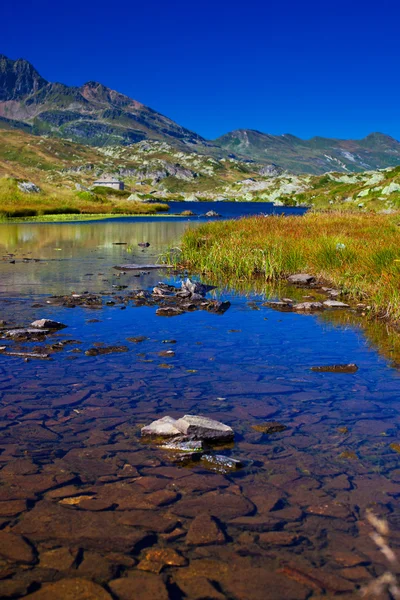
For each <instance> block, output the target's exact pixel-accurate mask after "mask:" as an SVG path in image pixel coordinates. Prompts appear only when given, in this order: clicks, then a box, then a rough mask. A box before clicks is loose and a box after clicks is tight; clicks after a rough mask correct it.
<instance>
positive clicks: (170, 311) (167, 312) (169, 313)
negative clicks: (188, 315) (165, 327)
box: [156, 306, 185, 317]
mask: <svg viewBox="0 0 400 600" xmlns="http://www.w3.org/2000/svg"><path fill="white" fill-rule="evenodd" d="M184 312H185V311H183V310H182V309H180V308H176V307H175V306H161V307H160V308H157V310H156V315H157V316H159V317H177V316H178V315H183V313H184Z"/></svg>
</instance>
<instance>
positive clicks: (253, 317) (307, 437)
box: [0, 211, 400, 600]
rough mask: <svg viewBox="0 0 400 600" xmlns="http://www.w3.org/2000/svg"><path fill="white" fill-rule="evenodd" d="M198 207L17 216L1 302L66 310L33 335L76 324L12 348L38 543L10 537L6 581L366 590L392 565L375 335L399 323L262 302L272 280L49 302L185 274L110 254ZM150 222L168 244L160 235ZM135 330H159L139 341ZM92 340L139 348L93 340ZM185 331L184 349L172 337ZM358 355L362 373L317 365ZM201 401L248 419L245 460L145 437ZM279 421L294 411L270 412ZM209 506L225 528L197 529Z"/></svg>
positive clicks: (201, 409) (9, 432) (9, 398)
mask: <svg viewBox="0 0 400 600" xmlns="http://www.w3.org/2000/svg"><path fill="white" fill-rule="evenodd" d="M221 212H222V211H221ZM188 226H193V225H192V224H191V222H188V221H182V220H176V219H175V220H173V219H170V220H167V221H165V220H163V219H159V220H149V221H147V220H143V219H140V220H117V221H114V220H112V221H106V222H101V221H99V222H95V223H79V224H28V223H26V224H25V223H24V224H9V225H5V224H3V225H1V226H0V244H1V247H2V255H3V256H4V257H5V258H4V260H3V262H2V263H0V273H1V280H0V286H1V287H0V293H1V296H0V302H1V312H0V318H2V319H4V320H6V321H7V322H8V323H10V324H12V325H27V324H29V323H30V322H31V321H32V320H33V319H35V318H41V317H45V318H51V319H55V320H59V321H61V322H63V323H65V324H66V325H68V327H67V328H66V329H64V330H62V331H61V332H59V333H58V334H54V335H52V336H51V337H49V338H48V339H47V340H46V341H45V342H42V343H41V342H30V343H21V345H20V346H21V349H24V350H27V349H29V350H32V349H33V348H35V347H38V346H43V345H47V346H48V345H49V344H52V343H54V342H55V341H57V340H58V341H59V340H66V339H70V340H75V342H74V343H72V344H70V345H66V346H65V347H64V349H63V350H61V351H59V352H55V351H51V355H52V360H49V361H47V360H31V361H30V362H24V361H23V359H21V358H17V357H10V356H1V355H0V361H1V362H0V467H2V469H1V470H0V525H1V528H2V531H3V532H12V533H14V534H17V535H22V536H24V537H25V539H26V540H28V541H29V543H30V544H32V546H33V547H34V555H33V556H32V557H31V559H30V560H27V559H26V557H25V558H24V557H23V556H22V557H21V556H20V555H19V554H18V551H16V553H14V554H12V553H11V554H10V552H9V550H7V549H6V550H4V548H3V549H0V574H2V577H4V578H3V579H1V580H0V591H1V593H0V596H1V597H21V596H24V595H26V594H27V593H28V592H32V591H34V590H36V589H38V588H39V587H40V586H46V585H48V584H49V583H50V582H53V584H54V582H57V581H58V580H60V579H71V578H75V577H83V578H85V579H89V580H92V581H94V582H96V583H97V584H99V585H101V586H103V588H104V589H105V590H106V591H107V593H110V594H113V597H115V598H117V597H120V598H125V597H128V596H126V595H125V596H124V595H123V593H122V591H121V589H122V588H121V586H122V587H123V585H124V583H125V584H126V581H125V578H127V577H130V578H131V581H132V585H133V586H134V585H140V586H141V588H140V589H141V594H140V597H141V598H145V599H147V598H155V599H156V598H158V597H159V598H167V597H169V598H178V599H180V598H182V599H183V598H189V599H193V600H194V599H195V598H198V599H199V598H216V599H217V598H228V599H232V600H237V599H238V600H258V599H260V600H261V599H265V598H277V599H278V598H282V599H286V598H290V599H296V598H308V597H312V598H314V597H315V598H320V597H321V596H322V597H325V596H326V597H333V595H335V594H340V595H341V597H344V598H345V597H353V596H354V597H356V595H357V594H358V591H357V590H358V589H359V588H360V587H363V586H365V585H366V584H367V583H368V582H369V581H371V580H372V579H373V578H374V577H377V576H378V575H380V574H382V573H383V572H384V571H385V570H386V565H387V563H386V561H385V558H384V556H383V555H382V553H380V552H379V550H378V549H377V547H376V546H375V545H374V543H373V541H372V540H371V539H370V537H369V534H370V526H369V525H368V523H367V521H366V511H367V509H368V508H371V509H372V510H373V511H374V512H375V514H376V515H378V516H381V517H384V518H385V519H387V520H388V522H389V526H390V530H391V532H392V538H391V542H390V543H391V545H392V547H393V548H394V549H395V550H396V548H397V547H398V545H399V539H400V538H399V518H398V508H399V493H400V486H399V482H400V469H399V454H398V453H397V452H396V451H395V449H394V448H396V446H393V444H396V443H399V442H400V435H399V425H400V413H399V383H400V380H399V373H398V371H397V370H396V369H395V368H393V367H392V366H391V365H392V359H393V356H392V355H391V354H390V350H389V349H388V344H387V343H386V345H385V344H383V346H382V347H384V348H385V350H384V351H382V348H381V346H380V345H379V344H377V343H376V341H377V340H379V339H381V340H384V341H385V340H386V342H387V334H386V333H385V332H384V331H382V332H381V333H380V334H379V335H378V334H376V332H375V334H374V336H373V335H372V334H371V331H368V327H366V328H364V325H363V323H362V322H361V321H360V320H359V318H358V317H356V316H354V315H351V314H349V313H346V315H347V316H346V315H345V313H342V314H341V315H339V314H338V313H335V314H333V313H329V314H328V313H325V314H324V316H323V317H318V316H304V315H296V314H293V313H280V312H276V311H274V310H272V309H270V308H268V307H266V306H263V303H264V302H265V299H266V292H265V293H264V294H261V293H258V294H256V293H247V294H240V293H235V292H232V291H230V290H226V289H223V288H219V289H217V290H215V292H212V294H211V295H214V296H215V297H218V298H222V299H227V300H230V302H231V303H232V305H231V308H230V309H229V310H228V311H227V312H226V313H225V314H223V315H215V314H210V313H207V312H204V311H196V312H192V313H186V314H184V315H181V316H179V317H174V318H162V317H158V316H156V314H155V309H154V308H153V307H137V306H134V305H133V304H132V303H128V305H126V308H124V310H121V308H123V305H122V304H121V302H119V301H118V299H117V300H116V304H115V305H113V306H103V308H101V309H99V310H94V309H92V310H91V309H83V308H79V307H76V308H73V309H72V308H63V307H57V306H51V305H48V304H47V303H46V300H47V299H48V297H49V295H51V294H69V293H71V292H83V291H85V290H88V291H91V292H96V293H100V292H101V293H102V294H103V295H104V298H105V299H109V298H110V297H111V296H112V295H113V294H117V295H124V294H125V293H127V292H128V291H129V290H133V289H147V288H151V287H152V286H153V285H154V284H155V283H157V282H158V281H169V282H172V283H176V284H177V285H179V283H180V276H179V274H178V275H170V276H167V274H166V272H165V271H164V272H163V271H157V272H151V273H150V274H146V275H141V276H140V277H134V274H133V273H132V272H129V273H127V274H126V275H120V274H119V273H118V272H117V271H116V270H115V269H113V266H114V265H117V264H125V263H128V262H135V263H136V262H142V263H149V262H153V261H154V260H155V259H156V258H157V256H158V254H159V253H160V252H162V251H163V250H165V248H166V247H169V246H171V245H179V240H180V237H181V235H182V232H183V231H184V229H185V228H186V227H188ZM194 226H195V225H194ZM144 241H148V242H150V244H151V245H150V247H149V248H147V249H144V250H143V249H141V248H140V247H138V246H137V244H138V243H139V242H144ZM115 242H126V245H115ZM8 253H12V254H15V256H14V257H10V256H9V255H8ZM24 258H25V259H26V258H32V259H33V258H35V259H38V262H34V261H33V260H29V261H25V262H24ZM10 259H11V260H15V263H13V264H11V263H10ZM113 285H126V286H127V288H126V289H125V290H122V291H117V292H116V291H115V290H116V288H113ZM284 293H285V295H286V294H291V293H297V294H299V293H302V292H299V291H294V290H284ZM304 293H306V292H304ZM37 305H40V306H37ZM137 336H144V337H145V338H146V339H145V340H144V341H142V342H140V343H134V342H132V341H127V338H132V337H137ZM371 339H374V344H373V343H371ZM167 340H168V343H165V341H167ZM170 340H175V343H171V342H170ZM5 344H6V345H7V346H8V345H10V346H11V344H10V342H8V341H6V342H5ZM94 344H95V345H98V344H100V345H101V344H103V345H105V346H110V345H125V346H127V347H128V351H127V352H124V353H115V354H108V355H103V356H94V357H92V356H87V355H85V351H86V350H87V349H88V348H91V347H93V345H94ZM16 346H17V345H16V344H13V347H14V348H15V347H16ZM169 349H172V350H173V351H174V352H175V354H174V355H173V356H171V357H166V356H160V354H159V353H160V352H163V351H165V350H169ZM348 362H354V363H356V364H357V365H358V367H359V370H358V371H357V373H355V374H332V373H315V372H312V371H310V368H311V367H312V366H316V365H328V364H334V363H348ZM188 413H189V414H204V415H207V416H209V417H212V418H215V419H218V420H221V421H223V422H225V423H227V424H229V425H231V426H232V427H233V429H234V430H235V432H236V438H235V443H234V445H233V446H231V447H229V448H224V449H221V453H223V454H225V455H226V456H232V457H236V458H239V459H240V460H241V461H242V462H243V463H244V465H245V467H244V468H243V469H241V470H238V471H237V472H235V473H231V474H221V473H215V472H212V471H209V470H207V469H205V468H202V467H201V466H199V465H190V466H189V467H181V468H178V467H176V466H174V464H173V461H172V457H171V455H170V454H168V453H166V452H165V451H162V450H160V449H159V448H157V447H154V446H151V445H144V444H143V443H141V441H140V437H139V432H140V427H141V426H142V425H143V424H146V423H148V422H150V421H152V420H153V419H155V418H159V417H161V416H164V415H167V414H168V415H171V416H180V415H184V414H188ZM268 421H278V422H280V423H282V424H284V425H286V427H287V429H286V430H285V431H283V432H281V433H274V434H271V435H263V434H261V433H258V432H257V431H256V430H254V429H253V427H254V426H257V425H260V424H262V423H265V422H268ZM391 445H392V446H391ZM82 497H83V498H82ZM25 500H27V504H26V505H25V504H24V501H25ZM21 501H22V504H23V506H21ZM18 502H19V503H20V504H18ZM13 503H14V504H13ZM16 503H17V504H16ZM204 513H208V514H211V515H213V517H215V518H216V519H217V521H216V522H217V523H218V527H219V528H220V529H221V531H222V532H223V535H222V537H221V535H220V537H218V536H217V538H216V537H215V535H214V537H213V534H212V531H211V533H209V532H208V530H207V527H206V526H204V535H205V536H206V537H207V535H209V538H207V539H206V540H205V541H206V542H208V543H204V540H201V539H200V538H199V535H198V533H197V537H196V536H195V537H194V539H195V542H194V543H190V539H191V538H190V536H193V535H194V533H193V531H194V530H195V526H194V525H193V521H194V518H195V517H196V516H198V515H202V514H204ZM209 527H211V526H210V525H209ZM211 530H212V527H211ZM188 531H191V532H192V533H191V534H190V535H189V537H188V533H187V532H188ZM0 539H1V531H0ZM210 540H211V541H210ZM216 541H218V542H219V543H213V542H216ZM188 542H189V543H188ZM161 550H162V552H161ZM172 551H176V552H177V553H178V555H176V554H174V553H173V552H172ZM7 553H8V554H7ZM3 555H4V558H1V556H3ZM177 556H178V558H177ZM7 557H8V558H7ZM68 557H72V558H68ZM176 563H182V564H181V565H180V566H178V565H177V564H176ZM143 577H144V578H145V579H143ZM116 579H123V580H124V581H123V583H122V584H121V583H118V584H115V583H113V581H114V580H116ZM143 582H145V583H146V586H147V587H146V586H145V585H144V583H143ZM130 585H131V584H129V586H128V589H131V588H130ZM118 586H119V587H118ZM132 589H134V588H132ZM118 590H119V591H118ZM55 597H58V598H62V597H63V595H62V593H61V592H57V593H55ZM335 597H336V596H335ZM380 597H385V596H384V595H382V596H380ZM387 597H388V596H387Z"/></svg>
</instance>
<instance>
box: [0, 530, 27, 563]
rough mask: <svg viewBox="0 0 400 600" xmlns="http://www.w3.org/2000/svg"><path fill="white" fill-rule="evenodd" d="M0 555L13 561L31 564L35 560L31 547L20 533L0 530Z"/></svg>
mask: <svg viewBox="0 0 400 600" xmlns="http://www.w3.org/2000/svg"><path fill="white" fill-rule="evenodd" d="M0 555H1V556H4V558H6V559H7V560H11V561H13V562H19V563H25V564H31V563H33V562H35V554H34V552H33V549H32V547H31V546H30V545H29V544H28V543H27V542H26V541H25V540H24V538H23V537H22V536H21V535H15V534H14V533H8V532H6V531H3V530H2V531H0Z"/></svg>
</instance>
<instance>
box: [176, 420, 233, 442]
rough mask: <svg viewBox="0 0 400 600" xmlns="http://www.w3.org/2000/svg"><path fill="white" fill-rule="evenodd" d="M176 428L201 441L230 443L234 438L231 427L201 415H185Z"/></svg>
mask: <svg viewBox="0 0 400 600" xmlns="http://www.w3.org/2000/svg"><path fill="white" fill-rule="evenodd" d="M175 427H176V428H177V429H179V430H180V432H181V433H183V434H184V435H189V436H193V437H195V438H197V439H201V440H209V441H214V442H230V441H232V440H233V438H234V433H233V429H232V428H231V427H229V426H228V425H225V424H224V423H220V422H219V421H215V420H214V419H209V418H208V417H203V416H201V415H185V416H184V417H182V418H181V419H178V420H177V421H176V423H175Z"/></svg>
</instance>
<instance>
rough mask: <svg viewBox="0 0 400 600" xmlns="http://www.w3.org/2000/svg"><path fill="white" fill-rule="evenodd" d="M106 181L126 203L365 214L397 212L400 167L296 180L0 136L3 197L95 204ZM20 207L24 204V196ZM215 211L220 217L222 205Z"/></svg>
mask: <svg viewBox="0 0 400 600" xmlns="http://www.w3.org/2000/svg"><path fill="white" fill-rule="evenodd" d="M103 174H111V175H112V176H114V177H117V178H118V179H121V180H122V181H124V183H125V192H123V194H124V198H125V200H126V202H128V203H129V202H131V203H132V202H133V203H134V202H149V201H150V202H151V201H153V202H156V201H162V202H168V203H170V202H173V201H176V200H186V201H191V200H200V201H201V200H211V201H212V200H219V201H228V200H233V201H238V202H239V201H240V202H257V201H258V202H260V201H264V202H273V203H275V204H277V205H282V204H284V205H291V206H299V205H302V206H313V207H315V208H317V209H328V210H330V209H337V208H340V209H341V210H357V211H361V212H364V211H369V210H373V211H377V212H382V211H383V212H388V211H394V210H399V209H400V167H395V168H386V169H383V170H374V171H365V172H363V173H347V174H346V173H345V174H344V173H339V172H336V173H335V172H332V173H327V174H325V175H319V176H315V175H307V174H301V175H294V174H293V173H289V172H287V171H283V170H282V169H278V168H277V167H274V166H269V167H266V166H265V165H262V164H261V163H247V162H242V161H240V160H237V159H235V158H221V159H216V158H215V157H213V156H207V155H199V154H197V153H195V152H183V151H181V150H179V149H177V148H176V147H175V146H172V145H170V144H167V143H166V142H160V141H155V140H153V141H151V140H145V141H142V142H139V143H136V144H133V145H131V146H108V147H103V148H94V147H90V146H85V145H80V144H77V143H74V142H71V141H67V140H62V139H54V138H47V137H40V136H33V135H30V134H27V133H26V132H24V131H17V130H10V129H8V130H7V129H0V191H1V183H2V182H5V181H8V184H7V185H9V182H10V180H12V181H14V182H16V183H18V182H24V181H29V182H32V183H33V184H35V185H36V186H38V187H39V188H40V189H41V190H43V192H44V193H45V194H47V195H48V196H49V197H50V196H52V197H56V198H63V197H65V198H68V202H70V200H71V198H74V202H75V203H74V206H75V205H76V203H78V204H79V201H80V199H85V200H87V201H91V200H92V201H93V202H98V198H96V197H95V196H96V192H95V191H94V192H93V191H92V190H91V187H92V185H93V183H94V181H95V180H96V179H98V178H99V176H101V175H103ZM16 202H17V203H18V202H22V199H21V194H20V196H19V198H18V199H17V200H16ZM93 202H92V203H93ZM188 208H189V209H190V204H188ZM217 210H218V211H219V212H221V213H222V212H223V204H219V207H218V209H217Z"/></svg>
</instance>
